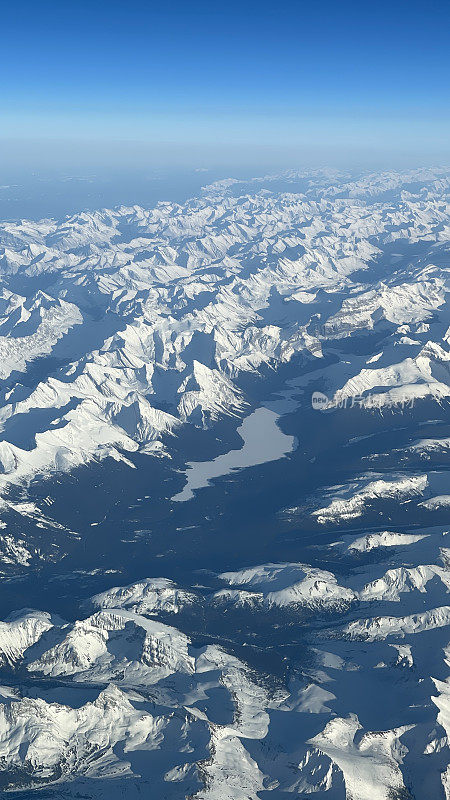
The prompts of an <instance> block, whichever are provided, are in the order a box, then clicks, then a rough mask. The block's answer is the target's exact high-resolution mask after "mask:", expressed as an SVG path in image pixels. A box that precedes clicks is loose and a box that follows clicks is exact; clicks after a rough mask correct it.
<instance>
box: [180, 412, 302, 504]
mask: <svg viewBox="0 0 450 800" xmlns="http://www.w3.org/2000/svg"><path fill="white" fill-rule="evenodd" d="M277 405H278V404H277V403H276V402H275V403H268V404H267V406H262V407H261V408H257V409H256V411H253V412H252V413H251V414H249V415H248V417H246V418H245V419H244V421H243V423H242V425H240V427H239V428H238V429H237V432H238V434H239V436H240V437H241V439H242V441H243V445H242V447H241V448H240V449H239V450H230V451H229V452H228V453H224V454H223V455H221V456H217V458H214V459H213V460H212V461H190V462H188V465H187V470H186V477H187V483H186V486H185V487H184V488H183V490H182V491H181V492H178V494H176V495H174V496H173V497H172V500H175V501H177V502H183V501H184V500H190V499H191V497H193V496H194V491H195V490H196V489H202V488H203V487H204V486H208V484H209V482H210V481H211V480H212V479H213V478H219V477H220V476H221V475H228V474H229V473H230V472H232V471H233V470H237V469H244V468H245V467H253V466H256V465H257V464H264V463H266V462H267V461H276V460H278V459H279V458H283V456H285V455H286V454H287V453H290V452H291V450H293V449H294V447H295V437H294V436H287V435H286V434H285V433H283V432H282V431H281V430H280V428H279V427H278V425H277V420H278V419H279V418H280V416H281V414H280V413H279V412H278V411H277V410H274V409H273V408H272V407H273V406H275V407H276V406H277ZM283 410H286V409H285V408H284V409H283Z"/></svg>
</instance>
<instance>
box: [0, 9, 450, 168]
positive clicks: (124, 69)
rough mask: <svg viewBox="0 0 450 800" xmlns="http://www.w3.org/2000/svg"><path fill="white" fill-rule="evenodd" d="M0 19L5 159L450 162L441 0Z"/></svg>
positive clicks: (446, 35) (446, 14)
mask: <svg viewBox="0 0 450 800" xmlns="http://www.w3.org/2000/svg"><path fill="white" fill-rule="evenodd" d="M1 26H2V46H1V48H0V62H1V72H2V79H1V84H0V98H1V103H0V113H1V129H0V138H1V140H2V141H1V142H0V146H1V147H2V151H3V155H4V157H6V156H8V157H11V158H14V157H17V158H18V159H20V158H23V159H26V158H27V157H29V158H30V159H32V158H34V157H36V154H37V153H39V154H40V155H39V157H40V158H44V155H45V153H46V154H47V158H48V159H51V158H52V157H55V158H56V157H57V156H58V154H65V157H67V158H68V159H69V160H70V158H72V157H73V158H74V159H75V160H76V158H77V155H79V154H80V153H85V154H86V153H89V152H90V153H91V155H92V157H93V158H95V157H97V158H100V157H102V158H105V159H106V160H107V159H108V157H110V158H114V159H116V160H118V161H120V160H121V159H123V161H124V163H125V162H126V161H127V159H128V161H130V160H133V158H138V157H139V154H141V155H142V153H143V152H144V151H145V152H149V153H150V152H153V153H154V156H155V159H156V160H157V159H158V157H159V158H161V159H164V158H169V159H170V158H175V160H176V159H179V160H180V161H183V159H185V160H186V163H187V162H188V161H189V160H191V161H192V163H193V164H194V163H196V164H200V163H203V161H204V162H205V163H212V162H217V163H220V161H221V159H222V161H224V162H225V161H227V160H229V161H230V162H232V161H233V159H237V160H238V161H239V160H241V161H242V162H245V160H246V159H248V158H252V157H253V158H254V159H255V160H257V159H258V158H259V157H261V158H262V160H264V157H265V158H266V159H267V157H268V156H267V154H270V158H273V159H274V160H275V161H276V160H278V161H280V162H282V161H283V160H286V162H288V161H290V162H291V163H293V161H294V160H295V158H296V155H297V154H298V156H299V157H301V156H302V155H303V156H304V157H305V158H306V160H307V159H308V157H309V158H310V159H311V160H312V161H314V159H315V158H316V159H319V160H320V161H326V160H329V161H330V162H333V161H334V160H336V159H339V158H341V159H345V158H346V157H350V156H351V155H353V156H354V155H355V154H358V153H359V154H360V155H361V158H362V159H364V158H367V159H368V160H369V161H370V159H371V158H372V159H373V160H376V159H377V158H378V159H383V158H384V157H385V158H387V159H389V158H390V159H392V160H393V161H395V159H399V160H402V159H405V158H408V157H409V158H411V159H417V160H419V161H420V162H421V163H430V162H435V163H437V162H443V161H445V160H447V161H450V143H449V142H450V88H449V87H450V80H449V79H450V55H449V41H450V4H449V3H448V2H444V0H439V2H437V1H436V0H431V2H427V3H424V2H420V3H419V2H416V0H411V2H404V0H400V1H399V0H392V1H391V2H386V0H381V2H377V3H375V2H364V0H361V1H360V2H354V0H344V1H343V2H330V1H329V0H325V2H308V3H305V2H303V1H302V0H300V1H299V2H291V1H290V0H288V1H286V0H278V1H276V2H275V1H274V2H273V3H265V2H255V0H242V2H238V1H237V0H230V1H229V2H221V3H214V2H210V3H207V2H203V0H201V1H200V2H199V1H198V0H193V2H179V1H178V0H177V1H176V2H164V0H162V1H161V2H158V3H154V2H142V0H137V1H136V0H130V2H124V1H122V2H115V0H111V2H108V3H107V2H99V0H90V1H89V2H86V0H81V1H80V2H76V3H75V2H73V0H66V2H49V0H42V2H29V0H25V1H24V2H22V3H20V4H16V5H13V4H12V3H8V4H6V3H5V4H3V6H2V19H1ZM264 153H265V154H266V156H261V154H264ZM95 154H97V156H95ZM257 154H260V155H257Z"/></svg>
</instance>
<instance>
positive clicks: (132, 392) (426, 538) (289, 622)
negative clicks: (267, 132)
mask: <svg viewBox="0 0 450 800" xmlns="http://www.w3.org/2000/svg"><path fill="white" fill-rule="evenodd" d="M0 277H1V284H2V285H1V296H0V355H1V358H0V473H1V474H0V525H1V530H0V570H1V573H2V575H3V580H4V588H3V589H2V592H3V594H2V595H1V599H2V602H3V603H4V607H5V608H6V607H7V608H8V609H9V610H10V611H11V609H14V610H12V612H11V613H9V616H8V615H7V614H4V615H3V616H5V621H4V622H2V623H0V669H1V672H2V675H1V682H2V686H1V687H0V694H1V697H0V700H1V703H0V785H1V786H2V787H3V789H4V791H11V792H15V791H18V790H21V791H25V792H26V793H27V797H28V796H29V797H32V796H35V794H36V796H40V794H39V792H40V791H41V790H42V789H43V787H45V792H46V793H47V792H48V793H49V794H48V795H47V794H45V796H46V797H47V796H49V797H55V798H72V797H77V796H82V797H86V798H103V797H104V798H105V799H106V797H108V798H109V797H118V798H119V797H127V798H128V797H129V798H131V799H133V798H135V797H136V798H138V797H140V796H142V795H143V794H146V793H147V794H149V796H155V797H157V798H158V800H159V799H160V798H161V800H162V798H168V800H169V798H170V799H171V798H185V797H192V798H197V800H206V799H207V798H208V800H257V799H258V798H259V799H260V800H269V798H270V799H271V800H282V798H288V797H292V796H293V794H294V795H296V796H298V797H304V798H306V797H310V796H311V798H314V800H315V799H316V798H317V800H320V798H323V799H324V800H344V799H345V798H347V800H407V798H409V799H410V800H413V799H414V800H428V798H436V800H449V798H450V767H449V763H450V759H449V754H450V743H449V737H450V676H449V668H450V634H449V625H450V599H449V591H450V570H449V565H450V556H449V554H450V544H449V542H448V536H449V535H450V527H448V523H449V521H450V517H449V508H450V480H449V472H448V466H449V463H448V457H449V454H450V415H449V402H450V304H449V291H450V172H449V170H445V169H435V170H415V171H410V172H407V173H397V172H386V173H381V174H364V175H356V176H355V175H347V174H344V173H338V172H331V171H330V172H327V171H307V172H296V171H292V172H289V173H285V174H283V175H274V176H271V175H269V176H264V177H262V178H255V179H254V180H251V181H245V182H243V181H235V180H226V181H219V182H217V183H214V184H211V185H209V186H206V187H205V188H204V190H203V192H202V194H201V196H200V197H197V198H194V199H192V200H190V201H188V202H187V203H185V204H184V205H179V204H175V203H169V202H161V203H159V204H158V205H157V206H155V207H154V208H151V209H145V208H141V207H138V206H133V207H131V208H128V207H119V208H115V209H109V210H101V211H97V212H94V213H91V212H83V213H80V214H77V215H75V216H72V217H68V218H64V219H62V220H41V221H38V222H36V221H27V220H20V221H15V222H12V221H9V222H2V223H0ZM315 396H317V397H319V400H320V403H321V406H320V409H319V410H317V409H318V407H317V406H314V397H315ZM147 471H148V475H149V476H150V477H149V478H148V484H147V485H146V484H145V481H144V479H143V476H146V475H147ZM193 476H194V477H193ZM145 480H147V478H146V479H145ZM108 487H113V488H111V489H110V495H108V497H107V498H106V499H105V497H104V494H105V492H107V491H108ZM202 487H203V488H202ZM145 491H147V494H144V492H145ZM125 497H126V500H125V499H122V498H125ZM75 512H76V513H75ZM447 528H448V529H447ZM58 587H60V588H58ZM71 587H73V590H72V588H71ZM39 592H41V594H39ZM30 594H32V598H33V603H32V605H33V607H32V608H30V607H29V606H30V602H29V595H30ZM22 601H23V602H22ZM53 601H54V602H53ZM152 792H153V794H152ZM21 796H23V795H21Z"/></svg>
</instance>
